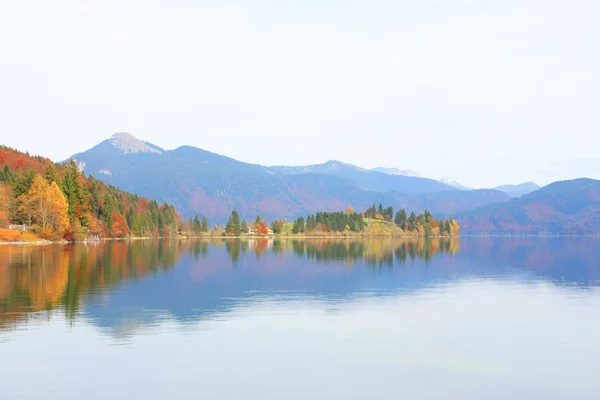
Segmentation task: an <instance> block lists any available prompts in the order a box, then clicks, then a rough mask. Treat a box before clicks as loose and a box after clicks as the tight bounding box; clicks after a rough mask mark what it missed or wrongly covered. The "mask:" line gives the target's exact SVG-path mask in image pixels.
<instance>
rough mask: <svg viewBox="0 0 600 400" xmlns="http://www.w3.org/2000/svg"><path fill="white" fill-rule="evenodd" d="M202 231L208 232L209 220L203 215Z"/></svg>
mask: <svg viewBox="0 0 600 400" xmlns="http://www.w3.org/2000/svg"><path fill="white" fill-rule="evenodd" d="M202 232H208V220H207V219H206V217H202Z"/></svg>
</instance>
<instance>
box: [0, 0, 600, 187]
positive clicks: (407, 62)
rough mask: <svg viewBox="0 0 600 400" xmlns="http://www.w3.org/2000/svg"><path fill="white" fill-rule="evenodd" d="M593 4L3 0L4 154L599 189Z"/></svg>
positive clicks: (0, 104) (0, 80)
mask: <svg viewBox="0 0 600 400" xmlns="http://www.w3.org/2000/svg"><path fill="white" fill-rule="evenodd" d="M598 15H600V3H598V2H597V1H592V0H574V1H569V2H566V1H553V0H550V1H542V0H520V1H512V0H502V1H482V0H479V1H467V0H459V1H452V2H449V1H441V0H437V1H434V0H424V1H418V2H416V1H400V0H396V1H391V0H369V1H356V0H350V1H348V0H346V1H341V0H339V1H338V0H335V1H316V0H308V1H285V0H278V1H275V0H260V1H241V0H238V1H232V0H230V1H227V0H221V1H192V0H181V1H156V0H154V1H152V0H151V1H147V0H146V1H141V0H139V1H138V0H135V1H113V0H105V1H81V0H80V1H56V2H48V1H7V0H0V54H1V56H0V109H1V110H2V113H1V117H0V143H4V144H7V145H10V146H13V147H17V148H19V149H21V150H24V151H29V152H30V153H35V154H42V155H47V156H49V157H51V158H53V159H55V160H62V159H65V158H67V157H69V156H70V155H72V154H74V153H77V152H80V151H83V150H86V149H88V148H89V147H91V146H93V145H95V144H96V143H98V142H100V141H102V140H103V139H106V138H108V137H110V136H111V135H112V134H113V133H114V132H120V131H126V132H129V133H131V134H133V135H135V136H137V137H139V138H141V139H144V140H147V141H150V142H152V143H155V144H157V145H159V146H161V147H164V148H167V149H172V148H175V147H177V146H180V145H183V144H189V145H194V146H198V147H201V148H204V149H207V150H210V151H214V152H217V153H220V154H225V155H228V156H231V157H234V158H237V159H240V160H243V161H248V162H255V163H261V164H265V165H273V164H295V165H298V164H312V163H320V162H323V161H326V160H329V159H338V160H342V161H346V162H350V163H353V164H357V165H360V166H364V167H369V168H370V167H375V166H378V165H383V166H389V167H398V168H401V169H413V170H417V171H419V172H420V173H421V174H422V175H424V176H429V177H433V178H448V179H452V180H457V181H459V182H461V183H462V184H464V185H468V186H471V187H489V186H495V185H499V184H503V183H517V182H522V181H525V180H533V181H536V182H538V183H540V184H546V183H549V182H551V181H553V180H557V179H567V178H574V177H578V176H589V177H595V178H600V155H599V150H598V149H599V148H600V134H599V131H600V129H599V128H600V113H599V112H598V104H600V101H599V100H598V97H599V95H598V93H600V78H599V77H598V71H600V51H599V49H600V24H598V23H597V16H598Z"/></svg>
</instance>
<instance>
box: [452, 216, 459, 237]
mask: <svg viewBox="0 0 600 400" xmlns="http://www.w3.org/2000/svg"><path fill="white" fill-rule="evenodd" d="M450 235H451V236H458V235H460V225H459V224H458V222H456V220H455V219H454V218H452V219H451V220H450Z"/></svg>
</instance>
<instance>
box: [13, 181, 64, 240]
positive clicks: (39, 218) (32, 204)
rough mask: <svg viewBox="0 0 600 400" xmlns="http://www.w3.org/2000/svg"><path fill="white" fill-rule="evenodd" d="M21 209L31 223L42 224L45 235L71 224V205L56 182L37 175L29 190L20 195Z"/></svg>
mask: <svg viewBox="0 0 600 400" xmlns="http://www.w3.org/2000/svg"><path fill="white" fill-rule="evenodd" d="M19 200H20V203H21V206H20V207H19V208H20V210H21V211H22V212H23V213H24V214H25V215H26V216H27V217H28V219H29V221H30V223H31V222H35V223H36V224H38V225H39V226H40V229H41V231H42V233H43V234H44V236H50V234H51V233H52V232H53V231H54V232H64V231H65V230H66V229H67V228H68V226H69V216H68V214H67V212H68V209H69V205H68V203H67V200H66V199H65V196H64V195H63V193H62V191H61V190H60V188H59V187H58V185H57V184H56V182H52V183H48V181H46V180H45V179H44V178H42V177H41V176H40V175H36V177H35V178H34V180H33V184H32V185H31V189H29V192H27V193H26V194H24V195H22V196H20V197H19Z"/></svg>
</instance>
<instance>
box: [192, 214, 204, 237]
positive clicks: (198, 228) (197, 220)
mask: <svg viewBox="0 0 600 400" xmlns="http://www.w3.org/2000/svg"><path fill="white" fill-rule="evenodd" d="M192 231H193V232H194V233H195V234H196V235H197V234H199V233H200V232H202V231H203V229H202V224H201V223H200V218H198V214H196V216H195V217H194V221H193V222H192Z"/></svg>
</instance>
